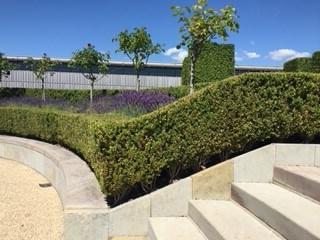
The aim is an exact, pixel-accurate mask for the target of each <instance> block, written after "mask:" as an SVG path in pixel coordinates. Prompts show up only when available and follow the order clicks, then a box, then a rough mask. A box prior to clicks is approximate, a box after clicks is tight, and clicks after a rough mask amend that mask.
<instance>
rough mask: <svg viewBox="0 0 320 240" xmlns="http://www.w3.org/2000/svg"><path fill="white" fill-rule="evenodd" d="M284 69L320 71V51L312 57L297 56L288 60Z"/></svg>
mask: <svg viewBox="0 0 320 240" xmlns="http://www.w3.org/2000/svg"><path fill="white" fill-rule="evenodd" d="M284 71H285V72H313V73H320V52H315V53H314V54H313V55H312V57H311V58H296V59H293V60H291V61H288V62H286V63H285V64H284Z"/></svg>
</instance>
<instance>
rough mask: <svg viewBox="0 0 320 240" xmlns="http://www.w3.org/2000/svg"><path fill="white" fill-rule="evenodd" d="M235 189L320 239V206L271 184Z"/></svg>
mask: <svg viewBox="0 0 320 240" xmlns="http://www.w3.org/2000/svg"><path fill="white" fill-rule="evenodd" d="M233 187H235V188H236V189H237V188H238V189H240V190H241V191H243V192H246V193H247V194H249V195H251V196H253V197H254V198H255V199H257V200H258V201H260V202H263V203H265V204H266V205H267V206H268V207H269V208H272V209H274V210H276V211H277V212H279V213H280V214H282V215H283V216H286V218H288V219H290V220H291V221H293V222H295V223H296V224H298V225H299V226H301V227H303V228H304V229H306V230H307V231H309V232H310V233H312V234H314V235H315V236H318V237H319V238H320V205H319V204H317V203H316V202H313V201H310V200H308V199H306V198H304V197H302V196H300V195H298V194H295V193H293V192H291V191H288V190H286V189H284V188H282V187H280V186H277V185H275V184H270V183H235V184H233Z"/></svg>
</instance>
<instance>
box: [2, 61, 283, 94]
mask: <svg viewBox="0 0 320 240" xmlns="http://www.w3.org/2000/svg"><path fill="white" fill-rule="evenodd" d="M6 58H7V59H9V61H10V62H12V63H13V64H14V65H15V66H16V68H15V70H14V71H12V72H11V74H10V75H9V76H8V78H4V79H2V81H1V82H0V87H8V88H41V81H40V80H38V79H36V78H35V76H34V74H33V73H32V72H31V71H30V70H28V69H27V64H26V61H27V60H28V58H26V57H6ZM36 60H37V58H36ZM52 60H54V61H56V62H58V63H59V65H57V66H56V67H55V69H54V72H52V73H48V75H47V76H46V81H45V85H46V88H47V89H89V88H90V84H89V83H90V82H89V81H88V80H87V79H86V78H85V77H84V76H83V75H82V73H80V72H77V71H75V70H74V69H71V68H69V67H68V62H69V61H70V60H69V59H54V58H52ZM181 69H182V64H164V63H148V64H147V65H146V66H145V68H144V70H143V71H142V74H141V88H143V89H146V88H161V87H176V86H180V85H181ZM275 71H282V68H280V67H255V66H236V68H235V74H241V73H245V72H275ZM135 83H136V74H135V71H134V69H133V67H132V64H131V63H129V62H118V61H111V62H110V65H109V71H108V74H107V75H101V76H100V79H99V80H98V81H97V82H96V84H95V88H96V89H135Z"/></svg>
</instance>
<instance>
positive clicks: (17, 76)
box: [0, 70, 181, 89]
mask: <svg viewBox="0 0 320 240" xmlns="http://www.w3.org/2000/svg"><path fill="white" fill-rule="evenodd" d="M101 77H102V78H101V79H100V80H99V81H96V83H95V88H96V89H135V84H136V76H135V75H132V74H128V75H127V74H108V75H106V76H101ZM45 82H46V83H45V86H46V88H47V89H90V81H89V80H87V79H86V78H85V77H84V76H83V75H82V74H81V73H76V72H56V73H55V74H54V75H53V76H51V75H50V74H48V75H47V77H46V81H45ZM180 85H181V78H180V77H179V76H159V75H158V76H153V75H142V76H141V88H159V87H176V86H180ZM0 87H8V88H41V81H40V80H38V79H36V78H35V76H34V74H33V73H32V72H31V71H25V70H16V71H12V72H11V74H10V76H9V77H8V78H4V79H2V82H0Z"/></svg>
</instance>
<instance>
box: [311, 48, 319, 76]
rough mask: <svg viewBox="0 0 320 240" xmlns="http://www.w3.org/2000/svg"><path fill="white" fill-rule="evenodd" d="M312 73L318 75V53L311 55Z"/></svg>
mask: <svg viewBox="0 0 320 240" xmlns="http://www.w3.org/2000/svg"><path fill="white" fill-rule="evenodd" d="M311 67H312V72H314V73H320V52H315V53H314V54H313V55H312V66H311Z"/></svg>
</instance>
